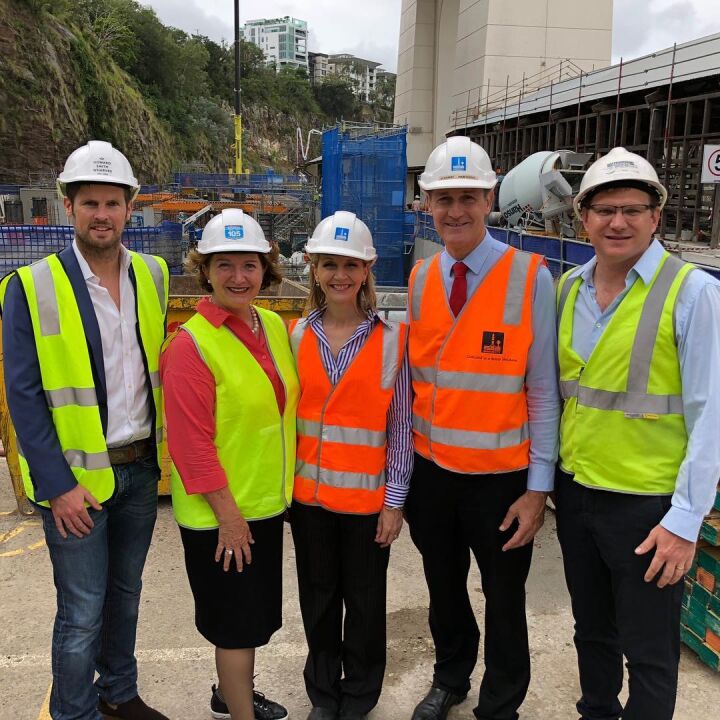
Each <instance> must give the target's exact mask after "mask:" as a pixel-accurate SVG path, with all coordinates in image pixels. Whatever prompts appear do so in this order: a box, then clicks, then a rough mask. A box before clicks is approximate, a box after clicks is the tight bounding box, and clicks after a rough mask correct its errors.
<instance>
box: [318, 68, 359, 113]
mask: <svg viewBox="0 0 720 720" xmlns="http://www.w3.org/2000/svg"><path fill="white" fill-rule="evenodd" d="M315 98H316V100H317V102H318V105H319V106H320V109H321V110H322V111H323V113H324V114H325V115H327V116H328V117H329V118H331V119H333V120H339V119H340V118H345V119H353V118H354V117H355V115H356V113H357V109H358V107H357V105H358V103H357V98H356V97H355V93H354V92H353V86H352V82H351V81H350V80H349V79H347V78H344V77H340V76H337V75H328V76H327V77H326V78H325V80H324V81H323V82H322V83H320V84H319V85H316V86H315Z"/></svg>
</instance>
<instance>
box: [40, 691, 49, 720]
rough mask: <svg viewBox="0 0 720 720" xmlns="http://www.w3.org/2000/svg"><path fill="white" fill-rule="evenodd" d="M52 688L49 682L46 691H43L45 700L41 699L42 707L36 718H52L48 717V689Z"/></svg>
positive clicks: (42, 719)
mask: <svg viewBox="0 0 720 720" xmlns="http://www.w3.org/2000/svg"><path fill="white" fill-rule="evenodd" d="M51 690H52V683H50V686H49V687H48V689H47V692H46V693H45V700H43V704H42V707H41V708H40V714H39V715H38V720H52V718H51V717H50V691H51Z"/></svg>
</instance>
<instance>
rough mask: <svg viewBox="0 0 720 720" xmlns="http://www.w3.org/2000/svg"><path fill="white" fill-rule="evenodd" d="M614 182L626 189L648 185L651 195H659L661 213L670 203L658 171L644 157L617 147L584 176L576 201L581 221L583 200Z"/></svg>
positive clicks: (576, 211)
mask: <svg viewBox="0 0 720 720" xmlns="http://www.w3.org/2000/svg"><path fill="white" fill-rule="evenodd" d="M610 183H612V184H613V185H617V186H618V187H623V184H624V183H627V184H628V185H629V186H631V187H634V186H635V185H639V186H643V185H644V186H646V187H647V189H648V191H649V192H651V193H652V192H653V190H654V191H655V193H656V194H657V195H658V199H659V205H658V207H659V209H660V210H662V209H663V207H664V205H665V201H666V200H667V190H666V189H665V188H664V187H663V185H662V184H661V183H660V180H659V179H658V176H657V173H656V172H655V168H654V167H653V166H652V165H651V164H650V163H649V162H648V161H647V160H646V159H645V158H644V157H641V156H640V155H636V154H635V153H631V152H629V151H627V150H626V149H625V148H623V147H616V148H613V149H612V150H611V151H610V152H609V153H608V154H607V155H603V157H601V158H600V159H599V160H596V161H595V162H594V163H593V164H592V165H591V166H590V167H589V168H588V170H587V172H586V173H585V175H583V179H582V182H581V183H580V192H578V194H577V195H576V196H575V199H574V200H573V207H574V208H575V214H576V215H577V216H578V218H579V217H580V211H581V210H582V204H583V200H584V199H585V197H587V195H588V193H590V192H592V191H593V190H597V189H598V188H600V187H602V186H603V185H609V184H610Z"/></svg>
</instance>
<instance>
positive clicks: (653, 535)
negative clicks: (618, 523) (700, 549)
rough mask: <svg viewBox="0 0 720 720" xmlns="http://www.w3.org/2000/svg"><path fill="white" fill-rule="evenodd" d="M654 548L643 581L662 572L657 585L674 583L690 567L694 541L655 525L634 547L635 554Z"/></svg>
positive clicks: (651, 579) (642, 553) (649, 580)
mask: <svg viewBox="0 0 720 720" xmlns="http://www.w3.org/2000/svg"><path fill="white" fill-rule="evenodd" d="M653 548H655V556H654V557H653V559H652V562H651V563H650V567H649V568H648V570H647V572H646V573H645V578H644V579H645V582H652V581H653V579H654V578H655V577H656V576H657V575H658V573H660V572H662V574H661V575H660V579H659V580H658V583H657V586H658V587H659V588H663V587H665V586H666V585H674V584H675V583H676V582H677V581H678V580H680V579H682V577H683V575H685V573H686V572H687V571H688V570H689V569H690V566H691V565H692V561H693V557H694V555H695V543H694V542H691V541H690V540H685V539H684V538H681V537H680V536H678V535H675V533H672V532H670V531H669V530H666V529H665V528H664V527H663V526H662V525H656V526H655V527H654V528H653V529H652V530H651V531H650V534H649V535H648V536H647V537H646V538H645V540H643V541H642V542H641V543H640V545H638V546H637V547H636V548H635V554H636V555H644V554H645V553H646V552H649V551H650V550H652V549H653Z"/></svg>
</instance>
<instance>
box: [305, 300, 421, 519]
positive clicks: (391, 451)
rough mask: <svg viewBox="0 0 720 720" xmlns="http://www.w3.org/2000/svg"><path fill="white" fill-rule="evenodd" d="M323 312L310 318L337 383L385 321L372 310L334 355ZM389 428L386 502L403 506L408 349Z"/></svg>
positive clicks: (408, 469) (409, 448) (408, 450)
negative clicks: (373, 332) (324, 325)
mask: <svg viewBox="0 0 720 720" xmlns="http://www.w3.org/2000/svg"><path fill="white" fill-rule="evenodd" d="M324 312H325V309H324V308H320V309H318V310H313V311H312V312H311V313H310V314H309V315H308V319H307V322H308V325H309V326H310V327H311V328H312V329H313V332H314V333H315V335H316V336H317V338H318V340H319V347H320V358H321V360H322V363H323V365H324V366H325V370H326V371H327V374H328V377H329V378H330V382H331V383H332V384H333V385H337V383H338V382H339V380H340V378H341V377H342V376H343V374H344V372H345V371H346V370H347V369H348V368H349V367H350V364H351V363H352V361H353V360H354V359H355V356H356V355H357V354H358V352H360V348H362V346H363V344H364V343H365V341H366V340H367V339H368V337H369V336H370V333H371V332H372V330H373V328H374V327H375V325H376V324H377V323H379V322H385V321H384V320H383V319H382V318H381V317H380V316H379V315H378V314H377V313H376V312H375V311H374V310H370V311H369V312H368V317H367V320H363V322H361V323H360V324H359V325H358V326H357V328H356V330H355V332H354V333H353V335H352V337H351V338H350V339H349V340H348V341H347V342H346V343H345V344H344V345H343V346H342V348H340V352H339V353H338V356H337V358H335V357H333V354H332V350H331V349H330V343H329V342H328V339H327V335H326V334H325V329H324V328H323V322H322V320H323V315H324ZM386 432H387V459H386V461H385V505H386V506H387V507H392V508H396V507H402V506H403V505H404V504H405V498H406V497H407V494H408V490H409V489H410V475H411V474H412V470H413V443H412V380H411V378H410V361H409V359H408V354H407V352H406V353H405V355H404V357H403V361H402V365H401V366H400V371H399V372H398V376H397V379H396V380H395V390H394V392H393V397H392V401H391V402H390V407H389V408H388V412H387V430H386Z"/></svg>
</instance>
